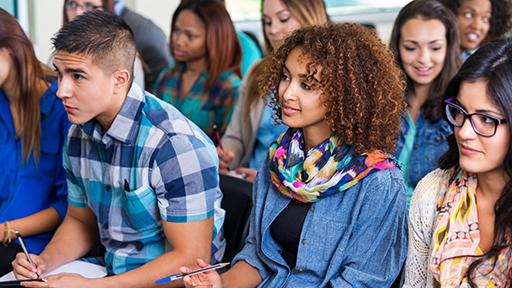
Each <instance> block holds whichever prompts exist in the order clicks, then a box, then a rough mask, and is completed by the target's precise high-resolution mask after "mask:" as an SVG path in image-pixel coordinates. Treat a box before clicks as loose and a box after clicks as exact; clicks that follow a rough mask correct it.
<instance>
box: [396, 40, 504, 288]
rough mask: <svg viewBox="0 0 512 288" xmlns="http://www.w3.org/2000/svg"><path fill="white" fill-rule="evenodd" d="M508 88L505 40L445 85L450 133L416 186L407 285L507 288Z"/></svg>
mask: <svg viewBox="0 0 512 288" xmlns="http://www.w3.org/2000/svg"><path fill="white" fill-rule="evenodd" d="M511 88H512V39H510V38H509V39H500V40H495V41H493V42H490V43H488V44H486V45H484V46H482V47H481V48H480V49H478V50H477V51H476V52H475V54H473V55H472V56H471V57H469V58H468V60H467V61H466V62H465V63H464V65H463V66H462V68H461V70H460V71H459V73H458V74H457V75H456V76H455V77H454V78H453V79H452V80H451V82H450V84H449V85H448V88H447V89H446V92H445V94H444V95H445V96H444V99H445V113H446V119H447V120H448V122H449V123H450V124H451V125H452V127H453V130H454V133H453V135H450V136H449V137H448V144H449V147H450V148H449V150H448V152H446V153H445V154H444V155H443V156H442V157H441V158H440V161H439V167H440V168H439V169H437V170H435V171H433V172H431V173H429V174H428V175H427V176H426V177H425V178H423V179H422V180H421V182H420V183H419V184H418V186H417V188H416V190H415V191H414V195H413V198H412V201H411V207H410V212H409V218H410V219H409V250H408V251H409V252H408V256H407V262H406V272H405V286H404V287H436V286H437V285H439V284H440V285H441V287H472V288H473V287H510V285H511V276H512V269H511V268H512V264H511V259H512V249H511V245H512V181H510V180H511V176H512V147H511V145H510V136H511V134H512V129H511V126H510V121H511V117H512V95H511V94H510V91H511ZM438 283H439V284H438Z"/></svg>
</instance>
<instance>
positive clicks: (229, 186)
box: [219, 174, 252, 262]
mask: <svg viewBox="0 0 512 288" xmlns="http://www.w3.org/2000/svg"><path fill="white" fill-rule="evenodd" d="M219 176H220V190H222V193H223V194H224V198H223V199H222V204H221V207H222V209H224V210H226V216H225V218H224V238H226V242H227V243H226V251H225V253H224V258H223V262H231V261H232V260H233V258H234V257H235V255H236V254H237V253H238V252H240V251H241V250H242V248H243V247H244V244H245V238H246V237H247V234H248V233H249V215H250V214H251V209H252V183H251V182H249V181H246V180H243V179H239V178H236V177H233V176H229V175H222V174H221V175H219Z"/></svg>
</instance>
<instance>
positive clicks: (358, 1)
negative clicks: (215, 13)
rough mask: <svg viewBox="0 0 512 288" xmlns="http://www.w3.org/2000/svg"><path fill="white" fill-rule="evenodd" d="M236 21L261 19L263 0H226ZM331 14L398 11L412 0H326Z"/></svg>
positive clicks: (328, 12) (328, 11)
mask: <svg viewBox="0 0 512 288" xmlns="http://www.w3.org/2000/svg"><path fill="white" fill-rule="evenodd" d="M225 1H226V7H227V9H228V11H229V14H230V15H231V18H232V19H233V21H234V22H238V21H256V20H260V18H261V15H260V11H261V10H260V5H261V0H225ZM324 2H325V5H326V7H327V14H329V15H330V16H337V15H349V14H360V13H379V12H398V11H399V10H400V9H402V7H403V6H405V4H407V3H409V2H410V0H387V1H382V0H343V1H341V0H324Z"/></svg>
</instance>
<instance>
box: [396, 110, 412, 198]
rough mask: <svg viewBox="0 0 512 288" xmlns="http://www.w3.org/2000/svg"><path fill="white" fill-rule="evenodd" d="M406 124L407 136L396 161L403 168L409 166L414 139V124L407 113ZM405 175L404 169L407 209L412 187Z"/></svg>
mask: <svg viewBox="0 0 512 288" xmlns="http://www.w3.org/2000/svg"><path fill="white" fill-rule="evenodd" d="M407 124H408V125H409V131H407V134H406V135H405V137H404V139H405V143H404V145H403V148H402V152H401V153H400V157H399V158H398V161H400V162H402V164H403V165H404V166H405V167H407V166H408V165H409V160H410V159H411V155H412V150H413V149H412V147H413V146H414V139H415V138H416V124H415V123H414V121H412V118H411V115H410V114H409V113H407ZM407 174H408V170H407V169H405V171H404V173H403V176H404V183H405V188H406V189H407V207H409V204H410V202H411V198H412V193H413V192H414V187H413V186H411V184H410V183H409V177H407Z"/></svg>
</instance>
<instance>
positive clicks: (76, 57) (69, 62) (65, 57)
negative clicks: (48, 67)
mask: <svg viewBox="0 0 512 288" xmlns="http://www.w3.org/2000/svg"><path fill="white" fill-rule="evenodd" d="M93 60H94V59H93V57H92V55H90V54H85V53H78V52H73V53H69V52H67V51H58V52H57V53H55V59H54V61H53V62H54V64H55V65H56V66H57V65H62V66H65V67H62V68H81V69H82V70H83V69H88V70H89V69H94V68H95V67H97V68H99V67H98V66H97V65H96V64H95V63H94V61H93ZM58 68H59V67H58ZM61 72H63V71H61Z"/></svg>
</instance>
